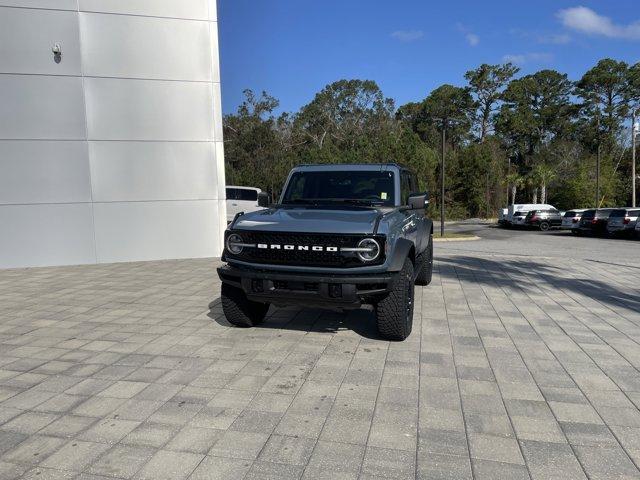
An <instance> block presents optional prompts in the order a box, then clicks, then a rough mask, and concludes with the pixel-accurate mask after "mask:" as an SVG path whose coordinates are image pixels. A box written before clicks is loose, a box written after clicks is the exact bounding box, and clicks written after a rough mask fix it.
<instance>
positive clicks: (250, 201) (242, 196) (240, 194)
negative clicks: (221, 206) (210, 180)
mask: <svg viewBox="0 0 640 480" xmlns="http://www.w3.org/2000/svg"><path fill="white" fill-rule="evenodd" d="M226 193H227V222H230V221H231V220H233V218H234V217H235V216H236V215H237V214H238V213H240V212H244V213H249V212H255V211H257V210H262V209H263V208H265V207H266V206H267V203H268V197H267V196H266V193H264V192H263V191H262V190H260V189H259V188H253V187H236V186H228V187H227V189H226Z"/></svg>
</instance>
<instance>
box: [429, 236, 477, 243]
mask: <svg viewBox="0 0 640 480" xmlns="http://www.w3.org/2000/svg"><path fill="white" fill-rule="evenodd" d="M472 240H480V237H478V236H476V235H473V236H469V237H459V238H437V237H433V241H434V242H469V241H472Z"/></svg>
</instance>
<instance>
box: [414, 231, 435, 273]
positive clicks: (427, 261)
mask: <svg viewBox="0 0 640 480" xmlns="http://www.w3.org/2000/svg"><path fill="white" fill-rule="evenodd" d="M422 257H423V258H422V261H421V262H420V267H419V270H418V276H417V277H416V285H429V284H430V283H431V277H432V276H433V235H429V246H428V247H427V249H426V250H425V252H424V253H423V254H422Z"/></svg>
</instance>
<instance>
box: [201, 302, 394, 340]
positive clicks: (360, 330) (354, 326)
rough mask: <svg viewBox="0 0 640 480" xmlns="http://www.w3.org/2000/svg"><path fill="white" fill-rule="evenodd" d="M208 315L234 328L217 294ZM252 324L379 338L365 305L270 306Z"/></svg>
mask: <svg viewBox="0 0 640 480" xmlns="http://www.w3.org/2000/svg"><path fill="white" fill-rule="evenodd" d="M207 316H208V317H209V318H211V319H212V320H214V321H215V322H216V323H217V324H218V325H221V326H223V327H229V328H236V327H234V326H233V325H231V324H230V323H229V322H228V321H227V319H226V318H225V317H224V314H223V313H222V311H221V308H220V300H219V298H218V299H216V300H214V301H213V302H211V303H210V304H209V312H208V313H207ZM254 328H263V329H274V330H291V331H299V332H309V333H311V332H313V333H336V332H338V331H340V330H352V331H353V332H355V333H357V334H358V335H360V336H361V337H364V338H368V339H371V340H382V337H381V336H380V335H379V334H378V330H377V328H376V322H375V317H374V315H373V312H372V311H371V309H368V308H366V307H364V308H360V309H358V310H349V311H346V312H336V311H333V310H322V309H317V308H309V309H300V308H293V307H288V308H279V307H275V306H271V308H270V309H269V312H268V313H267V317H266V318H265V320H264V322H263V323H261V324H260V325H256V326H255V327H254Z"/></svg>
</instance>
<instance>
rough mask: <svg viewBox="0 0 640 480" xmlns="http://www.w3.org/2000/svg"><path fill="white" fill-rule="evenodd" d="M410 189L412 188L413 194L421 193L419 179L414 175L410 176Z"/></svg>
mask: <svg viewBox="0 0 640 480" xmlns="http://www.w3.org/2000/svg"><path fill="white" fill-rule="evenodd" d="M409 187H410V188H411V193H417V192H419V191H420V187H419V186H418V179H417V178H416V176H415V175H414V174H413V173H411V174H409Z"/></svg>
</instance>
